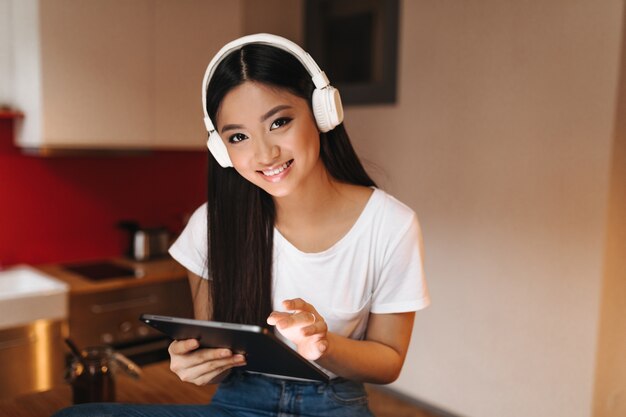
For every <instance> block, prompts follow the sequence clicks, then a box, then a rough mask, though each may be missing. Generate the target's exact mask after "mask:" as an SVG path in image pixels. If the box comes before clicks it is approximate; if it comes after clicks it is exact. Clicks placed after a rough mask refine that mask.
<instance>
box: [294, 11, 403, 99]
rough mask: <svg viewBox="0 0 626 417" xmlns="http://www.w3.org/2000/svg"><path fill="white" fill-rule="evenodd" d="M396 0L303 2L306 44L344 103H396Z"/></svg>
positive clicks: (397, 16) (397, 13)
mask: <svg viewBox="0 0 626 417" xmlns="http://www.w3.org/2000/svg"><path fill="white" fill-rule="evenodd" d="M399 9H400V7H399V1H398V0H306V7H305V12H306V14H305V45H306V49H307V50H308V51H309V53H310V54H311V56H312V57H313V59H315V60H316V62H317V63H318V65H319V66H320V68H321V69H322V70H323V71H324V72H326V75H327V76H328V78H329V79H330V81H331V83H332V85H333V86H335V87H336V88H337V89H338V90H339V91H340V93H341V99H342V101H343V103H344V104H346V105H350V104H384V103H395V102H396V95H397V94H396V89H397V67H398V64H397V62H398V31H399V28H398V21H399Z"/></svg>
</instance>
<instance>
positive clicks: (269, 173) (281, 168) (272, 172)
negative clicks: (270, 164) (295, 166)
mask: <svg viewBox="0 0 626 417" xmlns="http://www.w3.org/2000/svg"><path fill="white" fill-rule="evenodd" d="M292 163H293V159H292V160H290V161H287V162H285V163H284V164H282V165H281V166H279V167H278V168H274V169H268V170H263V171H260V172H262V173H263V175H265V176H266V177H273V176H276V175H279V174H280V173H281V172H283V171H284V170H286V169H287V168H289V167H290V166H291V164H292Z"/></svg>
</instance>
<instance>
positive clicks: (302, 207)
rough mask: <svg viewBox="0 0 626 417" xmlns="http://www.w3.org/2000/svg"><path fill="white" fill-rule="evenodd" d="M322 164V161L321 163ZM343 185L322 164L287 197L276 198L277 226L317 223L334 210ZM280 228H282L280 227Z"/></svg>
mask: <svg viewBox="0 0 626 417" xmlns="http://www.w3.org/2000/svg"><path fill="white" fill-rule="evenodd" d="M320 164H321V161H320ZM340 187H341V183H338V182H337V181H336V180H335V179H333V178H332V177H331V176H330V174H328V171H326V169H325V167H324V166H323V164H322V167H321V169H319V170H317V173H316V174H315V175H314V176H312V177H310V179H309V180H308V181H306V182H305V183H303V184H301V187H299V188H298V190H297V191H295V192H293V193H291V194H290V195H289V196H286V197H275V198H274V204H275V207H276V225H277V226H280V225H281V224H291V225H292V224H294V223H301V222H302V223H308V224H311V223H315V220H316V219H320V218H324V217H325V216H327V214H328V212H330V211H332V210H333V207H334V203H336V202H337V201H338V197H339V194H340V190H339V188H340ZM279 228H280V227H279Z"/></svg>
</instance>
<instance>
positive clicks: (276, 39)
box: [202, 33, 343, 167]
mask: <svg viewBox="0 0 626 417" xmlns="http://www.w3.org/2000/svg"><path fill="white" fill-rule="evenodd" d="M252 43H258V44H263V45H269V46H273V47H276V48H279V49H282V50H284V51H287V52H289V53H290V54H291V55H293V56H294V57H296V58H297V59H298V60H299V61H300V62H301V63H302V65H303V66H304V67H305V68H306V70H307V71H308V73H309V74H310V75H311V80H312V81H313V84H314V85H315V91H314V93H313V112H314V115H315V119H316V121H317V125H318V127H319V128H320V130H321V131H323V132H327V131H329V130H332V129H333V128H335V126H337V125H338V124H340V123H341V122H342V121H343V108H342V106H341V99H340V97H339V92H338V91H337V90H336V89H334V88H333V87H332V86H331V85H330V82H329V81H328V77H326V74H325V73H324V71H322V70H321V69H320V67H319V66H318V65H317V63H316V62H315V60H313V58H312V57H311V56H310V55H309V54H308V53H307V52H306V51H305V50H304V49H302V48H301V47H300V46H299V45H298V44H296V43H294V42H292V41H290V40H289V39H285V38H283V37H281V36H276V35H271V34H269V33H257V34H255V35H247V36H243V37H241V38H239V39H235V40H234V41H231V42H229V43H227V44H226V45H224V46H223V47H222V48H221V49H220V50H219V51H218V52H217V54H215V56H214V57H213V59H212V60H211V62H209V65H208V66H207V69H206V71H205V73H204V78H203V80H202V109H203V113H204V124H205V126H206V129H207V131H208V132H209V141H208V142H207V146H208V147H209V150H210V151H211V153H212V154H213V156H214V157H215V159H216V160H217V161H218V162H219V164H220V165H221V166H223V167H228V166H232V163H231V161H230V157H229V156H228V152H227V150H226V146H225V145H224V144H223V143H222V140H221V138H220V137H219V135H218V134H217V132H216V127H215V125H214V124H213V122H212V121H211V118H210V117H209V114H208V111H207V108H206V96H207V89H208V86H209V82H210V81H211V78H212V77H213V74H214V72H215V69H216V68H217V66H218V65H219V64H220V63H221V62H222V60H223V59H224V58H225V57H226V56H228V55H229V54H230V53H231V52H233V51H235V50H237V49H239V48H241V47H242V46H244V45H248V44H252ZM321 92H323V93H321ZM316 96H319V98H316ZM317 103H319V104H317ZM322 103H323V104H322Z"/></svg>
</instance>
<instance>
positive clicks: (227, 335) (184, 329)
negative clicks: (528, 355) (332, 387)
mask: <svg viewBox="0 0 626 417" xmlns="http://www.w3.org/2000/svg"><path fill="white" fill-rule="evenodd" d="M139 320H141V321H142V322H144V323H146V324H147V325H149V326H151V327H153V328H155V329H157V330H159V331H160V332H162V333H165V334H166V335H167V336H169V337H170V338H172V339H174V340H182V339H196V340H198V342H199V343H200V346H201V347H205V348H227V349H230V350H231V351H232V352H233V353H240V354H243V355H244V356H245V357H246V365H245V366H241V367H238V369H242V370H245V371H253V372H262V373H264V374H270V375H275V376H280V377H288V378H297V379H304V380H313V381H324V382H326V381H328V380H329V377H328V375H326V374H325V373H324V372H322V371H321V370H320V369H319V368H317V367H316V366H314V365H313V364H312V363H311V362H309V361H308V360H307V359H304V358H303V357H302V356H300V354H299V353H298V352H296V351H295V350H293V349H292V348H290V347H289V346H288V345H287V344H285V343H284V342H283V341H282V340H280V339H279V338H277V337H276V336H275V335H274V334H273V333H272V332H271V331H270V330H268V329H265V328H263V327H260V326H252V325H247V324H235V323H222V322H217V321H206V320H193V319H183V318H178V317H169V316H159V315H154V314H142V315H141V317H140V318H139Z"/></svg>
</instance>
